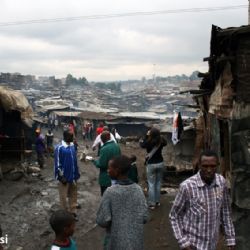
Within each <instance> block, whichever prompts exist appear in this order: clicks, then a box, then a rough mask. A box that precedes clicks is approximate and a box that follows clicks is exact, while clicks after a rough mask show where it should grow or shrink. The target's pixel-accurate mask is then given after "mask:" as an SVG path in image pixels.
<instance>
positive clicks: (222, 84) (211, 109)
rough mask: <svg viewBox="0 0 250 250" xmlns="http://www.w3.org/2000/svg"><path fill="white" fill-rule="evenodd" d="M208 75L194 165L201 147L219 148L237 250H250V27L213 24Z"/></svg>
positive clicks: (201, 100)
mask: <svg viewBox="0 0 250 250" xmlns="http://www.w3.org/2000/svg"><path fill="white" fill-rule="evenodd" d="M204 60H206V61H208V63H209V71H208V73H206V74H203V77H204V78H203V80H202V83H201V86H200V91H199V93H198V94H196V95H194V98H195V100H196V101H197V103H198V104H199V106H200V108H201V115H200V117H199V119H198V120H197V130H196V133H197V136H196V149H195V159H194V163H195V162H197V157H198V155H199V152H200V150H201V149H202V148H212V149H215V150H216V151H217V152H218V154H219V156H220V158H221V164H220V169H219V172H220V173H222V174H223V175H224V176H225V177H226V179H227V180H228V185H229V187H230V188H231V197H232V209H233V218H234V225H235V229H236V237H237V249H241V250H248V249H250V237H249V228H248V227H249V225H250V26H242V27H238V28H227V29H221V28H219V27H217V26H212V34H211V48H210V57H209V58H205V59H204Z"/></svg>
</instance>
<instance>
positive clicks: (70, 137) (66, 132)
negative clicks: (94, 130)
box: [63, 129, 73, 142]
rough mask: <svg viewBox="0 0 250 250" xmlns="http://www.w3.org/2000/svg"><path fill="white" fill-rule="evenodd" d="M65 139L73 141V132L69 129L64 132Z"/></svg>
mask: <svg viewBox="0 0 250 250" xmlns="http://www.w3.org/2000/svg"><path fill="white" fill-rule="evenodd" d="M63 140H64V141H65V142H73V134H72V133H70V131H69V130H68V129H67V130H65V131H64V132H63Z"/></svg>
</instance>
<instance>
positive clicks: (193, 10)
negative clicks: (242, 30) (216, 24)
mask: <svg viewBox="0 0 250 250" xmlns="http://www.w3.org/2000/svg"><path fill="white" fill-rule="evenodd" d="M247 7H248V5H234V6H221V7H207V8H190V9H175V10H162V11H146V12H127V13H118V14H104V15H90V16H76V17H62V18H51V19H35V20H26V21H15V22H0V27H4V26H16V25H27V24H41V23H56V22H71V21H78V20H91V19H109V18H120V17H133V16H151V15H163V14H178V13H199V12H211V11H221V10H235V9H242V8H247Z"/></svg>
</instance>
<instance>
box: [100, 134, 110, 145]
mask: <svg viewBox="0 0 250 250" xmlns="http://www.w3.org/2000/svg"><path fill="white" fill-rule="evenodd" d="M101 140H102V142H103V144H104V143H106V142H107V141H109V140H110V132H109V131H103V132H102V134H101Z"/></svg>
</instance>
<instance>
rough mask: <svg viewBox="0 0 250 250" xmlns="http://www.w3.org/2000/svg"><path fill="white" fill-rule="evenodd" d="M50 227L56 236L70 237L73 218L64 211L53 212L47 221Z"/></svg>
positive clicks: (73, 226) (73, 227)
mask: <svg viewBox="0 0 250 250" xmlns="http://www.w3.org/2000/svg"><path fill="white" fill-rule="evenodd" d="M49 223H50V226H51V227H52V229H53V230H54V232H55V234H56V236H63V237H70V236H72V235H73V233H74V230H75V218H74V216H73V215H72V214H71V213H69V212H68V211H65V210H58V211H55V212H54V213H53V214H52V215H51V217H50V220H49Z"/></svg>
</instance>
